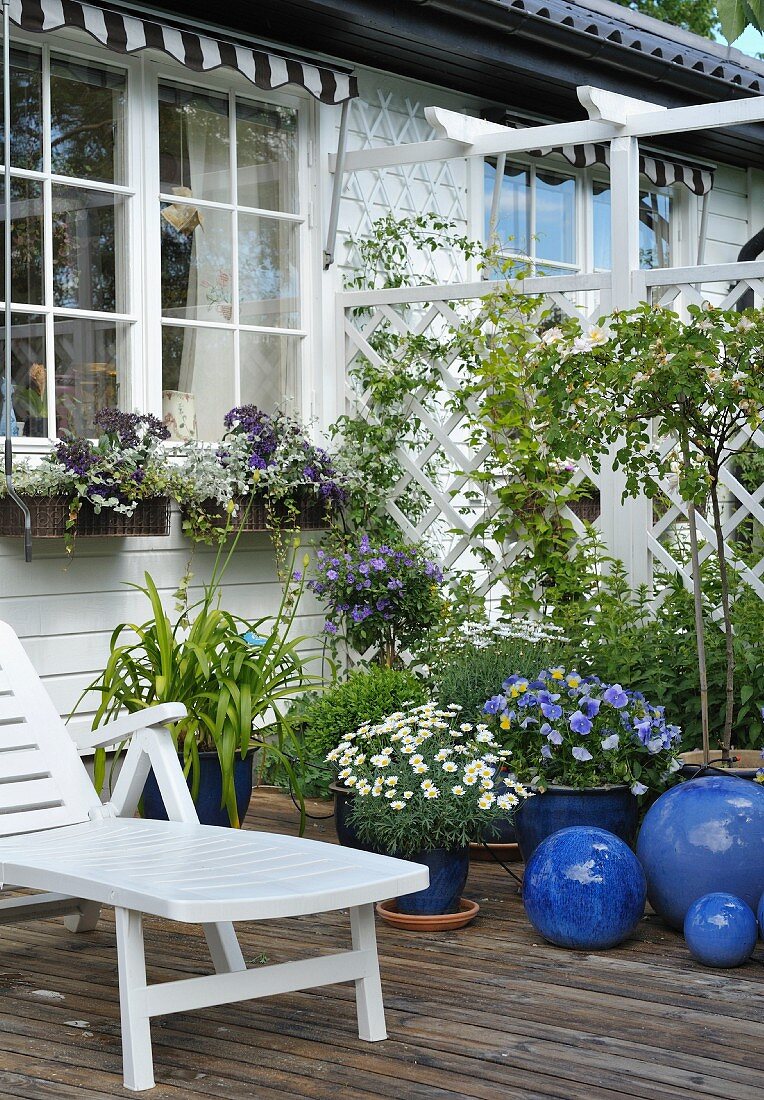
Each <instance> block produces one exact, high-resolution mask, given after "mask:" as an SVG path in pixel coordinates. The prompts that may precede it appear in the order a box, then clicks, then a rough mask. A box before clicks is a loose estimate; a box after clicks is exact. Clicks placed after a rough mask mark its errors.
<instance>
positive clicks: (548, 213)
mask: <svg viewBox="0 0 764 1100" xmlns="http://www.w3.org/2000/svg"><path fill="white" fill-rule="evenodd" d="M535 235H536V238H537V240H536V255H537V256H538V257H539V258H540V259H543V260H557V261H558V262H561V263H566V264H574V263H575V262H576V181H575V179H573V178H571V177H568V176H558V175H557V174H556V173H555V172H541V171H537V172H536V226H535Z"/></svg>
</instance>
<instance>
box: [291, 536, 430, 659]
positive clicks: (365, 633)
mask: <svg viewBox="0 0 764 1100" xmlns="http://www.w3.org/2000/svg"><path fill="white" fill-rule="evenodd" d="M442 582H443V574H442V572H441V570H440V567H439V566H438V565H437V563H436V562H434V561H432V560H431V559H430V558H429V557H428V556H427V554H426V553H425V552H424V551H423V550H422V549H421V547H414V546H401V545H398V546H393V545H387V544H384V543H383V544H382V545H380V546H374V545H372V543H371V540H370V538H369V536H368V535H363V536H362V538H361V539H360V541H359V542H358V543H357V545H354V546H350V547H342V548H337V549H336V550H334V551H332V550H319V551H318V555H317V567H316V576H315V577H314V578H313V579H312V580H311V581H309V582H308V587H309V588H310V589H311V590H312V591H313V592H314V593H315V594H316V595H317V596H318V597H319V599H320V600H321V601H322V602H323V603H324V604H325V606H326V623H325V625H324V630H325V632H326V633H327V634H329V635H331V636H335V635H338V634H341V635H343V636H344V638H345V640H346V641H347V642H348V644H349V645H351V646H352V647H353V649H355V650H357V651H358V652H359V653H365V652H366V651H367V650H368V649H370V648H371V649H373V650H375V651H376V657H377V660H378V661H379V662H380V664H385V665H388V666H390V667H392V665H393V664H394V663H395V661H396V659H397V656H398V654H399V653H400V651H401V650H403V649H406V648H417V647H418V646H419V645H421V642H422V638H423V635H424V634H425V633H426V632H427V631H429V630H430V629H431V628H432V627H433V626H434V625H435V624H436V623H437V621H438V618H439V616H440V614H441V613H442V610H443V596H442V594H441V584H442Z"/></svg>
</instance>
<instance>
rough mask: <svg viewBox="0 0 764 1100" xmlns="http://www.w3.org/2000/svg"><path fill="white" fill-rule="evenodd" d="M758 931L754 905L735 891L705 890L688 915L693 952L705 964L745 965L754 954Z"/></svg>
mask: <svg viewBox="0 0 764 1100" xmlns="http://www.w3.org/2000/svg"><path fill="white" fill-rule="evenodd" d="M758 932H759V929H758V925H757V924H756V917H755V916H754V912H753V910H752V909H751V907H750V905H746V903H745V902H744V901H741V900H740V898H736V897H735V896H734V895H733V894H722V893H717V894H704V895H703V897H702V898H698V899H697V901H694V902H693V903H692V905H691V906H690V908H689V909H688V910H687V916H686V917H685V918H684V938H685V940H686V941H687V946H688V947H689V949H690V954H691V955H692V957H693V958H694V959H697V961H698V962H699V963H703V965H704V966H718V967H724V968H725V969H726V968H728V967H733V966H742V965H743V963H744V962H746V961H747V960H748V959H750V957H751V954H752V952H753V949H754V947H755V946H756V940H757V938H758Z"/></svg>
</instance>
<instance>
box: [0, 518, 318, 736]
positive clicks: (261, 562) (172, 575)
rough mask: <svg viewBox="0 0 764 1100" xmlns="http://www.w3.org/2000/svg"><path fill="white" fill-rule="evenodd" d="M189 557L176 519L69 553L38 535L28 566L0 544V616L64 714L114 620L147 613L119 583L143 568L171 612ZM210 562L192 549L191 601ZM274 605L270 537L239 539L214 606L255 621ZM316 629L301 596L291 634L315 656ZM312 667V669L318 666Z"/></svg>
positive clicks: (276, 592) (85, 720)
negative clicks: (154, 534)
mask: <svg viewBox="0 0 764 1100" xmlns="http://www.w3.org/2000/svg"><path fill="white" fill-rule="evenodd" d="M316 541H317V536H316V535H315V534H314V533H310V534H308V533H306V535H305V542H306V547H305V549H306V551H307V550H310V549H311V548H312V547H313V546H314V545H315V542H316ZM190 554H191V544H190V543H189V541H188V540H187V539H185V538H184V537H183V536H182V535H181V533H180V530H179V519H178V517H177V516H176V515H175V516H173V526H172V533H171V535H170V537H169V538H157V539H119V540H118V539H92V540H90V539H88V540H86V539H81V540H79V542H78V543H77V546H76V548H75V552H74V554H73V556H71V557H67V555H66V553H65V550H64V547H63V543H62V542H61V541H59V540H55V541H50V542H49V541H47V540H42V539H38V540H36V541H35V542H34V559H33V561H32V563H31V564H29V565H28V564H26V563H25V562H24V560H23V553H22V545H21V540H19V539H0V619H3V620H5V621H6V622H8V623H10V625H11V626H12V627H13V628H14V630H16V631H17V633H18V634H19V636H20V637H22V638H23V640H24V646H25V648H26V649H27V651H28V653H29V656H30V658H31V660H32V662H33V664H34V666H35V668H36V669H37V671H38V673H39V674H40V676H41V678H42V680H43V682H44V684H45V687H46V690H47V691H48V692H49V693H50V696H51V699H52V700H53V704H54V706H55V708H56V710H57V711H58V712H59V714H61V715H63V716H66V715H68V714H69V713H70V711H71V710H72V707H73V706H74V704H75V702H76V701H77V699H78V697H79V695H80V693H81V692H82V690H83V689H84V688H85V687H87V685H88V684H90V683H91V682H92V681H93V680H94V678H95V677H96V676H97V675H98V673H99V672H100V671H101V670H102V669H103V667H104V663H105V661H106V658H107V656H108V652H109V639H110V636H111V632H112V631H113V629H114V628H115V627H116V626H117V625H118V624H119V623H121V622H136V623H141V622H144V621H145V620H146V619H147V618H148V617H149V613H150V609H149V604H148V601H147V599H146V598H145V596H143V595H142V593H140V592H137V591H136V590H135V589H132V588H130V587H129V584H128V583H126V582H132V583H139V584H142V583H143V579H144V572H146V571H148V572H149V573H151V575H152V577H153V579H154V581H155V583H156V584H157V587H158V588H159V590H160V594H161V596H162V601H163V604H164V606H165V608H166V609H167V611H168V612H169V613H170V614H171V615H172V613H173V607H174V594H175V591H176V590H177V587H178V584H179V582H180V580H181V578H182V576H183V574H184V573H185V571H186V567H187V564H188V561H189V557H190ZM214 557H215V554H214V551H212V550H210V549H209V548H208V547H198V548H197V549H196V550H195V552H194V554H193V559H192V572H193V581H192V585H191V598H192V600H193V599H194V598H198V596H199V595H200V594H201V589H200V587H199V586H200V585H201V583H202V582H203V581H205V580H208V579H209V577H210V573H211V570H212V567H213V564H214ZM299 557H300V558H301V553H300V555H299ZM299 564H300V565H301V564H302V562H301V561H300V562H299ZM280 599H281V586H280V584H279V583H278V581H277V578H276V568H275V557H274V551H273V547H272V545H271V543H270V539H269V537H268V535H267V534H253V535H247V536H244V537H243V538H242V539H241V542H240V545H239V548H238V549H237V552H236V554H235V555H234V558H233V559H232V561H231V562H230V565H229V567H228V569H227V571H226V577H225V584H224V595H223V604H222V606H224V607H226V608H227V609H229V610H231V611H233V612H235V613H236V614H237V615H241V616H242V617H243V618H246V619H248V620H251V621H253V620H257V619H259V618H261V617H262V616H267V615H273V614H274V613H275V612H276V610H277V609H278V605H279V601H280ZM322 625H323V615H322V613H321V607H320V605H319V604H318V603H317V601H316V600H315V599H314V597H313V596H312V595H311V594H310V593H309V592H306V593H305V594H304V596H303V602H302V605H301V608H300V615H299V617H298V619H297V620H296V622H295V634H297V635H307V636H308V637H310V638H311V643H310V649H311V650H313V649H314V648H315V646H316V644H317V643H316V642H315V641H314V639H315V638H316V636H317V635H319V634H320V632H321V628H322ZM311 667H313V669H314V670H315V671H318V669H319V665H318V663H316V664H315V665H313V666H311ZM1 687H2V685H0V689H1ZM2 699H3V696H2V694H1V693H0V700H2ZM96 703H97V700H95V699H94V698H92V697H91V699H90V700H89V701H85V702H84V703H83V706H82V711H81V714H78V716H77V717H76V718H74V719H73V726H83V725H84V726H86V727H89V726H90V722H91V717H92V711H93V710H94V708H95V705H96Z"/></svg>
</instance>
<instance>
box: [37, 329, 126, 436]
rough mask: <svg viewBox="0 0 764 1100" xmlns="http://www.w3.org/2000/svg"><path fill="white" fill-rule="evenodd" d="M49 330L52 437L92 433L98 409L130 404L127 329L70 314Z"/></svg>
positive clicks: (93, 433) (89, 434) (91, 434)
mask: <svg viewBox="0 0 764 1100" xmlns="http://www.w3.org/2000/svg"><path fill="white" fill-rule="evenodd" d="M54 329H55V332H54V354H55V367H56V434H57V435H59V436H60V435H62V434H65V433H67V432H70V433H72V434H73V435H79V436H93V435H96V434H97V433H96V430H95V425H94V416H95V413H96V412H97V411H98V409H102V408H103V407H104V406H105V405H122V406H123V407H124V405H125V403H126V402H127V403H128V405H129V400H130V390H129V385H128V383H129V363H130V357H129V346H128V345H129V330H130V326H129V325H128V324H126V323H124V322H120V321H110V320H108V319H104V320H98V321H91V320H87V319H85V318H80V317H74V316H72V317H57V318H56V319H55V324H54Z"/></svg>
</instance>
